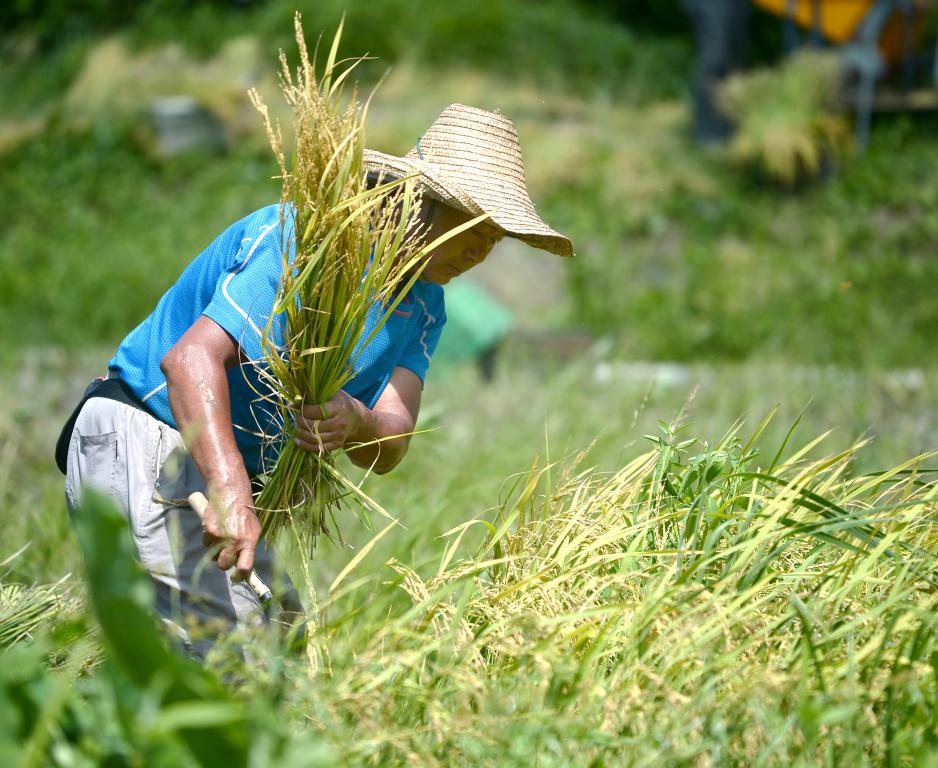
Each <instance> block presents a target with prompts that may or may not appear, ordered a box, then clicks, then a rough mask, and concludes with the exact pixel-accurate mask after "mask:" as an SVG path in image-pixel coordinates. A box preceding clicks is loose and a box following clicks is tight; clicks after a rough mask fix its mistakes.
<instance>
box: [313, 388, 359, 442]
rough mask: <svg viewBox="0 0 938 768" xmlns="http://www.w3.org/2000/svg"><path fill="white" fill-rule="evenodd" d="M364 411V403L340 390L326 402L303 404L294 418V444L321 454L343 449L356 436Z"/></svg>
mask: <svg viewBox="0 0 938 768" xmlns="http://www.w3.org/2000/svg"><path fill="white" fill-rule="evenodd" d="M366 410H367V406H366V405H365V404H364V403H362V402H361V401H359V400H356V399H355V398H354V397H352V396H351V395H349V394H348V393H346V392H344V391H343V390H341V389H340V390H339V391H338V392H337V393H336V394H335V395H334V396H333V397H332V398H331V399H330V400H329V402H327V403H323V404H322V405H304V406H303V408H302V411H301V413H300V415H299V416H297V419H296V444H297V445H298V446H299V447H300V448H302V449H303V450H304V451H315V452H316V453H323V454H325V453H331V452H332V451H336V450H338V449H339V448H343V447H344V446H345V445H346V444H347V443H348V442H349V440H351V439H352V438H353V437H357V436H360V434H361V432H362V429H363V427H364V424H365V411H366ZM317 427H318V429H319V438H318V439H317V438H316V428H317Z"/></svg>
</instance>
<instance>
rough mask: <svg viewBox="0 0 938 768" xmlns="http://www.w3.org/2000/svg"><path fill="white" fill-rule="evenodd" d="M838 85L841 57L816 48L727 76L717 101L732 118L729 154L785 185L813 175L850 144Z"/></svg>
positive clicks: (787, 185)
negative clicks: (770, 65)
mask: <svg viewBox="0 0 938 768" xmlns="http://www.w3.org/2000/svg"><path fill="white" fill-rule="evenodd" d="M839 86H840V63H839V59H838V58H837V56H836V54H833V53H825V52H819V51H801V52H798V53H796V54H794V55H793V56H791V57H790V58H788V59H787V60H786V61H785V62H783V63H782V64H781V65H779V66H778V67H777V68H775V69H767V68H764V69H757V70H754V71H752V72H746V73H742V74H737V75H733V76H731V77H729V78H728V79H727V80H726V81H725V82H724V83H723V85H722V86H721V89H720V103H721V106H722V107H723V109H724V110H725V111H726V113H727V114H728V115H729V116H730V117H731V118H732V119H733V120H734V121H735V122H736V133H735V135H734V137H733V140H732V143H731V145H730V153H731V155H732V157H733V158H734V159H735V160H736V162H738V163H739V164H740V165H743V166H746V167H753V168H756V169H758V170H760V171H761V172H763V173H764V174H765V175H766V176H767V177H768V178H770V179H772V180H774V181H777V182H779V183H780V184H782V185H783V186H786V187H792V186H794V185H796V184H797V183H799V182H802V181H806V180H811V179H814V178H817V177H818V176H819V175H820V174H821V172H822V171H823V170H824V168H825V166H826V165H827V164H830V163H832V162H836V161H837V160H838V159H840V158H841V157H843V155H844V154H845V153H846V151H847V150H848V148H849V147H850V141H851V136H850V131H849V127H848V125H847V122H846V120H845V119H844V117H843V116H842V115H840V114H838V112H837V110H836V106H835V101H836V96H837V92H838V89H839Z"/></svg>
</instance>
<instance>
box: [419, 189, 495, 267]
mask: <svg viewBox="0 0 938 768" xmlns="http://www.w3.org/2000/svg"><path fill="white" fill-rule="evenodd" d="M425 204H426V203H425ZM432 208H433V214H432V219H431V221H430V222H429V225H428V230H427V234H426V242H428V243H429V242H433V241H434V240H435V239H436V238H438V237H440V236H441V235H443V234H445V233H446V232H449V231H450V230H452V229H454V228H456V227H458V226H459V225H460V224H465V223H466V222H467V221H469V220H470V219H473V218H475V217H474V216H470V215H469V214H468V213H463V212H462V211H460V210H457V209H456V208H451V207H450V206H448V205H443V204H442V203H437V204H436V205H435V206H432ZM504 235H505V231H504V230H503V229H500V228H499V227H496V226H495V225H494V224H491V223H489V222H487V221H483V222H481V223H480V224H476V225H475V226H474V227H472V228H471V229H467V230H466V231H465V232H461V233H460V234H458V235H455V236H454V237H451V238H450V239H449V240H447V241H446V242H445V243H443V244H442V245H439V246H437V247H436V248H434V249H433V250H432V251H430V253H429V255H428V256H427V260H426V262H425V266H424V268H423V272H422V273H421V275H420V277H421V279H423V280H426V281H427V282H428V283H436V284H437V285H445V284H446V283H448V282H449V281H450V280H452V279H453V278H454V277H457V276H459V275H461V274H462V273H463V272H465V271H467V270H469V269H472V268H473V267H474V266H476V264H481V263H482V262H483V261H485V257H486V256H488V255H489V253H490V252H491V250H492V248H493V247H494V246H495V243H497V242H498V241H499V240H501V239H502V237H504Z"/></svg>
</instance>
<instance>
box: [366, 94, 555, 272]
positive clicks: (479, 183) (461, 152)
mask: <svg viewBox="0 0 938 768" xmlns="http://www.w3.org/2000/svg"><path fill="white" fill-rule="evenodd" d="M364 161H365V168H366V170H367V172H368V174H369V176H372V177H378V176H387V177H392V178H402V177H404V176H411V175H416V176H418V178H419V181H420V182H421V183H422V185H423V186H424V189H425V192H426V193H427V194H429V195H430V196H432V197H434V198H436V199H438V200H440V201H441V202H443V203H446V204H447V205H450V206H452V207H454V208H457V209H459V210H462V211H464V212H466V213H468V214H470V215H472V216H478V215H480V214H483V213H484V214H487V215H488V216H489V218H490V219H491V221H492V223H493V224H495V225H496V226H498V227H500V228H501V229H503V230H504V231H505V233H506V234H507V235H509V236H511V237H514V238H517V239H518V240H521V241H523V242H525V243H528V244H529V245H532V246H534V247H535V248H542V249H544V250H546V251H550V252H551V253H555V254H557V255H558V256H572V255H573V243H572V242H571V241H570V239H569V238H567V237H564V236H563V235H561V234H560V233H559V232H557V231H555V230H553V229H551V228H550V227H549V226H547V224H545V223H544V221H542V220H541V218H540V217H539V216H538V215H537V213H536V212H535V211H534V203H532V202H531V198H530V196H529V195H528V191H527V187H526V185H525V181H524V164H523V161H522V158H521V147H520V145H519V144H518V134H517V132H516V131H515V127H514V124H513V123H512V122H511V120H510V119H508V118H507V117H505V116H504V115H502V114H499V113H497V112H487V111H485V110H482V109H477V108H475V107H467V106H464V105H462V104H452V105H450V106H449V107H447V108H446V109H445V110H444V111H443V113H442V114H441V115H440V117H439V118H438V119H437V120H436V122H434V123H433V125H431V126H430V128H429V129H428V130H427V132H426V133H425V134H424V135H423V136H422V137H421V138H420V142H419V143H418V145H417V147H415V148H414V149H412V150H411V151H410V152H408V153H407V155H406V156H405V157H398V156H396V155H389V154H386V153H384V152H375V151H373V150H365V156H364Z"/></svg>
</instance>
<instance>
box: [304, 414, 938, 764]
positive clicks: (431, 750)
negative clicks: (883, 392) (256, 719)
mask: <svg viewBox="0 0 938 768" xmlns="http://www.w3.org/2000/svg"><path fill="white" fill-rule="evenodd" d="M654 439H655V441H656V442H657V446H656V448H655V449H654V450H653V451H650V452H648V453H646V454H644V455H641V456H638V457H637V458H636V459H634V460H633V461H632V462H631V463H629V464H628V465H627V466H625V467H624V468H623V469H621V470H620V471H618V472H616V473H614V474H612V475H604V474H601V473H598V472H596V471H594V470H585V471H580V470H571V471H569V472H568V474H567V475H566V476H565V477H564V478H562V480H561V482H560V483H559V484H557V483H556V482H554V483H548V482H545V481H546V479H547V476H548V475H549V473H550V471H551V470H550V469H549V468H547V467H536V468H535V469H533V470H532V471H531V473H530V474H529V475H528V476H527V477H526V478H522V482H521V483H519V486H518V490H517V491H516V493H515V494H514V498H513V499H512V500H511V501H510V502H509V503H507V504H505V505H504V507H503V508H502V511H501V518H500V519H499V520H497V521H496V522H495V523H494V524H489V523H483V522H482V521H473V522H472V523H467V524H465V525H462V526H460V527H459V528H457V529H455V530H454V531H452V532H451V534H450V545H449V546H447V548H446V550H445V553H444V555H443V559H442V562H441V563H440V566H439V569H438V570H437V572H436V573H435V574H432V575H430V576H421V575H419V574H418V573H417V572H415V571H414V570H412V569H411V568H409V567H405V566H404V565H402V564H400V563H391V566H392V568H393V569H394V570H395V571H396V572H397V574H398V576H397V578H396V580H395V583H396V584H397V585H398V586H399V587H400V588H402V589H403V590H404V591H405V592H406V594H407V595H408V597H409V606H408V607H407V608H406V609H405V610H404V611H400V610H399V609H398V610H397V611H396V616H395V617H394V618H391V619H388V614H389V613H390V610H389V605H390V602H387V603H382V602H381V601H377V600H375V598H374V596H372V601H373V602H375V603H378V604H377V605H376V606H375V612H376V613H375V616H374V619H375V623H372V624H370V625H369V626H368V630H367V633H365V632H363V633H362V635H361V637H360V644H358V645H357V646H356V647H355V649H354V653H353V656H352V657H351V658H352V659H353V663H352V662H351V661H350V663H349V664H348V665H347V666H346V665H344V664H342V663H341V662H340V660H339V658H338V657H337V655H338V653H339V652H340V649H339V644H338V643H336V644H335V645H334V647H333V658H332V662H333V670H334V676H335V677H334V680H333V685H334V690H330V691H329V692H328V695H323V693H322V692H317V701H321V702H323V703H322V704H318V703H317V704H315V705H312V706H314V707H315V710H314V711H315V719H317V720H318V721H324V722H325V723H326V724H325V728H326V730H328V729H329V727H330V725H329V724H328V723H329V722H333V723H334V725H335V727H339V723H340V722H341V721H342V718H348V717H351V719H352V720H353V721H354V722H356V723H358V724H359V726H360V728H361V729H362V732H363V733H366V734H368V744H367V749H368V750H369V751H370V752H371V753H376V752H377V753H380V754H382V755H383V757H384V759H386V760H387V761H388V762H392V763H393V762H394V761H395V759H401V760H403V759H405V757H410V758H412V759H413V758H414V757H415V756H416V759H417V760H418V762H421V764H427V765H444V764H451V762H460V760H465V761H469V760H471V759H473V756H474V755H475V756H478V755H481V754H486V755H489V756H490V757H492V756H498V755H501V756H502V758H505V759H504V762H499V760H491V759H490V760H488V761H485V760H483V761H477V762H476V764H513V763H512V762H511V761H510V760H508V759H507V758H506V755H507V752H506V750H508V748H509V746H510V745H512V744H513V743H514V741H513V739H514V738H515V735H516V734H520V733H524V732H527V733H528V734H533V735H529V738H531V739H532V741H531V742H530V743H531V744H534V745H541V747H542V748H544V749H546V747H545V746H544V745H545V744H547V743H550V742H551V741H552V740H553V741H556V742H558V743H557V746H556V751H552V752H550V754H551V755H552V756H553V757H554V758H556V760H555V763H556V764H558V765H564V764H576V765H598V764H629V765H661V764H672V763H675V764H693V765H697V764H701V765H704V764H712V763H714V762H716V763H717V764H745V765H750V764H767V765H791V764H793V763H797V764H838V759H840V760H843V759H844V758H845V757H848V756H849V757H850V758H851V759H858V760H860V761H861V762H863V763H872V764H883V763H886V762H889V761H892V760H894V759H895V758H896V757H897V756H899V755H902V754H913V753H914V750H926V751H927V748H928V744H929V743H932V742H931V740H932V739H933V730H932V729H933V726H934V720H933V719H932V718H933V713H934V712H935V711H936V707H938V661H936V659H938V613H936V611H935V608H936V605H938V530H936V525H935V520H936V518H935V512H936V509H938V507H936V504H938V483H936V481H935V476H934V472H933V471H932V472H929V471H927V470H921V469H919V463H920V461H921V459H922V457H919V458H917V459H914V460H911V461H909V462H907V463H906V464H904V465H902V466H899V467H896V468H893V469H891V470H889V471H887V472H883V473H877V474H874V475H866V476H860V477H850V476H849V467H850V464H851V462H852V460H853V457H854V454H855V452H856V451H857V450H859V448H860V447H861V446H856V447H855V448H854V449H852V450H849V451H846V452H844V453H841V454H837V455H833V456H822V457H819V458H809V457H811V456H812V453H813V452H814V451H815V448H816V447H817V445H818V444H819V443H820V440H821V438H819V439H818V440H815V441H812V442H811V443H809V444H808V445H806V446H805V447H804V448H802V449H801V450H798V451H795V452H794V453H793V455H791V456H790V457H789V458H788V459H787V460H786V461H780V460H779V457H780V456H781V453H782V452H781V451H779V453H778V454H776V455H775V457H774V458H772V457H771V456H772V454H770V455H769V457H768V459H767V461H766V462H765V463H764V464H762V466H761V467H760V466H759V461H760V457H759V454H758V453H757V451H756V450H755V449H754V448H753V441H752V440H748V441H745V442H744V441H743V440H741V439H739V438H738V437H737V435H736V433H735V431H734V432H731V433H730V434H728V435H726V436H725V437H724V438H723V439H722V440H720V441H718V443H717V444H716V445H710V446H708V445H706V444H701V443H698V442H697V441H694V440H678V439H677V437H676V435H675V434H674V433H673V432H672V431H667V432H666V434H664V435H662V436H659V437H656V438H654ZM695 449H696V452H695ZM773 454H774V451H773ZM478 525H482V526H484V527H486V528H487V529H488V531H489V534H488V535H487V536H486V540H485V543H484V544H483V546H482V547H481V549H480V550H479V551H478V553H477V555H475V556H474V557H470V558H466V559H461V560H460V559H458V557H457V550H458V549H459V544H460V541H461V540H463V539H464V537H465V536H466V535H467V533H468V532H469V530H470V528H471V527H472V526H478ZM353 603H354V604H355V606H356V607H355V609H354V610H352V611H351V613H350V614H348V616H350V617H351V619H352V623H355V624H358V623H366V621H367V617H366V616H363V615H362V611H361V609H360V605H361V600H360V598H359V599H358V600H353ZM340 613H341V611H340ZM379 614H383V615H379ZM379 621H380V628H379V629H378V630H377V631H375V624H376V623H377V622H379ZM336 626H343V629H346V630H348V631H354V630H353V629H351V628H350V627H349V626H348V625H345V622H344V621H341V620H340V621H337V622H336ZM336 639H342V633H339V634H338V636H337V638H336ZM379 692H380V693H379ZM376 697H378V698H380V700H381V702H382V704H381V706H376V705H375V703H374V702H375V699H376ZM333 718H334V720H333ZM567 739H569V740H570V749H568V750H565V749H564V747H563V744H564V742H565V741H566V740H567ZM349 749H353V750H354V748H353V747H349ZM831 750H833V752H832V751H831ZM920 754H924V753H920ZM502 758H499V759H502ZM799 761H800V762H799ZM517 764H523V763H521V762H518V763H517ZM546 764H554V763H553V762H551V761H547V763H546Z"/></svg>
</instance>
